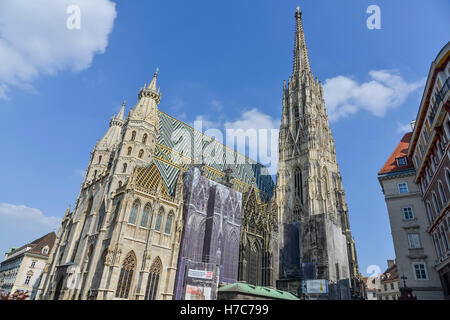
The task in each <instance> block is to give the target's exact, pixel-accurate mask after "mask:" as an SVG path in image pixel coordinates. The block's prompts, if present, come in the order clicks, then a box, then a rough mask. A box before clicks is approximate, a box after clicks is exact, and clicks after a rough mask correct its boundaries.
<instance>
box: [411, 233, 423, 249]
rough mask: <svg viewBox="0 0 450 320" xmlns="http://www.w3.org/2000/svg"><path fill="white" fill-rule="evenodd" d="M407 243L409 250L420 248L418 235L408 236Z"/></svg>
mask: <svg viewBox="0 0 450 320" xmlns="http://www.w3.org/2000/svg"><path fill="white" fill-rule="evenodd" d="M408 242H409V248H410V249H419V248H421V245H420V238H419V234H417V233H410V234H408Z"/></svg>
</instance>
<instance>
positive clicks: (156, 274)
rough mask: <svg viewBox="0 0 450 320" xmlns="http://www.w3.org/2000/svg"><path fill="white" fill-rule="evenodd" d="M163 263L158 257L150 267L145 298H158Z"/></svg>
mask: <svg viewBox="0 0 450 320" xmlns="http://www.w3.org/2000/svg"><path fill="white" fill-rule="evenodd" d="M161 271H162V263H161V259H160V258H159V257H158V258H156V259H155V261H154V262H153V264H152V266H151V267H150V273H149V275H148V281H147V288H146V289H145V300H156V294H157V292H158V285H159V278H160V277H161Z"/></svg>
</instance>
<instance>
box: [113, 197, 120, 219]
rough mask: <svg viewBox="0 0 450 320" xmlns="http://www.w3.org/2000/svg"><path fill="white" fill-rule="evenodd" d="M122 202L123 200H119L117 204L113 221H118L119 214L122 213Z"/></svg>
mask: <svg viewBox="0 0 450 320" xmlns="http://www.w3.org/2000/svg"><path fill="white" fill-rule="evenodd" d="M120 204H121V201H120V200H119V201H118V202H117V204H116V209H115V210H114V216H113V218H112V219H113V220H112V222H115V221H117V218H118V217H119V214H120Z"/></svg>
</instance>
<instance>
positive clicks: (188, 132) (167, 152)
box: [153, 110, 275, 201]
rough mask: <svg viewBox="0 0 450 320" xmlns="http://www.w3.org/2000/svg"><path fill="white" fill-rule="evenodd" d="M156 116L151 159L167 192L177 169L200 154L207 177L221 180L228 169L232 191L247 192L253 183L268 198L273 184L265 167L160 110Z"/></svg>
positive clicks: (173, 186)
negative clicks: (154, 144)
mask: <svg viewBox="0 0 450 320" xmlns="http://www.w3.org/2000/svg"><path fill="white" fill-rule="evenodd" d="M158 115H159V137H158V141H157V145H156V147H155V154H154V158H153V159H154V163H155V164H156V166H157V167H158V170H159V172H160V174H161V177H162V180H163V182H164V185H165V187H166V188H167V190H168V192H169V194H170V195H173V194H174V192H175V185H176V181H177V179H178V174H179V172H180V170H188V169H189V167H190V166H191V165H192V162H193V159H194V158H195V159H197V158H198V157H197V156H196V155H197V154H198V155H201V154H202V153H203V163H205V172H206V174H207V177H208V178H209V179H211V180H214V181H216V182H221V181H222V177H223V176H224V173H223V172H224V171H225V170H226V169H228V168H231V169H232V170H233V173H232V176H233V178H234V179H233V180H232V183H233V188H234V189H235V190H238V191H240V192H246V191H247V190H248V188H249V187H250V186H252V187H254V188H256V189H257V191H258V193H259V196H260V199H261V200H264V201H268V200H269V199H270V198H271V196H272V194H273V191H274V187H275V184H274V182H273V179H272V177H271V176H270V174H269V171H268V170H267V168H266V167H265V166H263V165H261V164H260V163H257V162H256V161H254V160H252V159H250V158H248V157H246V156H244V155H242V154H240V153H238V152H237V151H235V150H232V149H231V148H229V147H227V146H225V145H223V144H222V143H220V142H218V141H217V140H214V139H212V138H210V137H208V136H206V135H204V134H203V133H201V132H199V131H197V130H195V129H194V128H192V127H190V126H189V125H187V124H185V123H183V122H181V121H179V120H177V119H175V118H173V117H171V116H169V115H168V114H166V113H164V112H162V111H160V110H158ZM200 148H201V149H200ZM202 151H203V152H202ZM206 155H209V156H206ZM230 159H232V161H229V160H230ZM226 160H228V161H226Z"/></svg>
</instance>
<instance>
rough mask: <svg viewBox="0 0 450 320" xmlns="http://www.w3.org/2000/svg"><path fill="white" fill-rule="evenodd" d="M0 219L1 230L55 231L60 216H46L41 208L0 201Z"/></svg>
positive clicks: (9, 231) (11, 231)
mask: <svg viewBox="0 0 450 320" xmlns="http://www.w3.org/2000/svg"><path fill="white" fill-rule="evenodd" d="M0 221H1V229H4V230H3V232H8V233H14V232H17V233H21V232H25V231H30V230H32V231H42V232H51V231H52V230H56V231H57V229H58V227H59V225H60V223H61V218H57V217H50V216H46V215H44V214H43V213H42V211H41V210H39V209H35V208H29V207H27V206H24V205H14V204H9V203H0Z"/></svg>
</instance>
